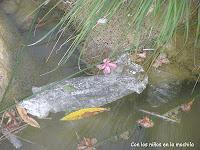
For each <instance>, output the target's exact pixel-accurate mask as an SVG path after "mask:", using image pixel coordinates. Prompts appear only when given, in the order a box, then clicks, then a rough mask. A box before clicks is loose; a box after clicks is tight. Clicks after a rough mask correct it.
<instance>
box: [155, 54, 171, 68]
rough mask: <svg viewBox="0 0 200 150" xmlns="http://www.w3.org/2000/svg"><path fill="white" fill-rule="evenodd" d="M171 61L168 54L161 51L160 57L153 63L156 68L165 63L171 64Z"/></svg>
mask: <svg viewBox="0 0 200 150" xmlns="http://www.w3.org/2000/svg"><path fill="white" fill-rule="evenodd" d="M169 63H170V61H169V59H168V58H167V54H165V53H161V54H160V55H159V56H158V58H157V59H156V60H155V62H154V64H153V65H152V66H153V67H154V68H158V67H160V66H162V65H163V64H169Z"/></svg>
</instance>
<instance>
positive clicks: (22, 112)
mask: <svg viewBox="0 0 200 150" xmlns="http://www.w3.org/2000/svg"><path fill="white" fill-rule="evenodd" d="M16 109H17V111H18V113H19V115H20V117H21V118H22V120H23V121H24V122H26V123H27V124H29V125H30V126H32V127H36V128H40V125H39V124H38V122H37V121H35V119H33V118H31V117H29V116H28V114H27V111H26V109H25V108H23V107H21V106H19V105H16Z"/></svg>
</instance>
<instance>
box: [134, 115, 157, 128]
mask: <svg viewBox="0 0 200 150" xmlns="http://www.w3.org/2000/svg"><path fill="white" fill-rule="evenodd" d="M137 123H138V124H139V125H141V126H143V127H144V128H151V127H153V126H154V123H153V121H152V120H150V119H149V118H148V117H144V118H143V119H139V120H138V121H137Z"/></svg>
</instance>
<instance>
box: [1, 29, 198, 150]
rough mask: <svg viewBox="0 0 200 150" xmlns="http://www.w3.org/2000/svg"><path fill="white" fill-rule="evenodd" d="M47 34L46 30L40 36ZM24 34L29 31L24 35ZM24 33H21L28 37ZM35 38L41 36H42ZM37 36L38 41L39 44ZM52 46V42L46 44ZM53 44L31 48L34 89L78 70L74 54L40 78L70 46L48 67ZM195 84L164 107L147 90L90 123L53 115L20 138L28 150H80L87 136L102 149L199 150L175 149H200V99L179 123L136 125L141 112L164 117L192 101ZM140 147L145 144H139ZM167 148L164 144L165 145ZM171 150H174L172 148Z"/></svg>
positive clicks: (114, 105)
mask: <svg viewBox="0 0 200 150" xmlns="http://www.w3.org/2000/svg"><path fill="white" fill-rule="evenodd" d="M43 32H46V31H45V30H44V29H43V30H41V31H38V32H37V33H40V34H41V33H43ZM23 34H24V35H25V34H26V33H23ZM23 34H22V35H23ZM40 34H36V35H40ZM37 38H38V37H37V36H36V37H33V38H32V40H33V41H34V40H35V39H37ZM46 42H47V41H46ZM53 44H54V42H53V41H52V42H50V44H49V45H48V46H47V43H45V42H44V43H42V44H39V45H36V46H34V47H31V48H29V49H28V52H29V53H30V56H31V57H32V58H33V60H34V62H35V64H33V66H34V68H36V70H33V72H32V74H33V75H34V76H35V78H34V80H33V81H32V86H38V87H40V86H42V85H45V84H48V83H51V82H53V81H58V80H60V79H62V78H64V77H67V76H69V75H71V74H73V73H75V72H77V71H78V65H77V56H76V55H74V56H72V57H71V59H70V60H69V61H68V63H67V64H66V65H65V66H63V67H62V68H60V69H59V70H57V71H55V72H53V73H50V74H47V75H44V76H40V75H41V74H43V73H46V72H48V71H50V70H52V69H53V68H54V67H55V66H56V64H57V62H58V61H59V59H60V58H61V56H62V54H63V52H64V51H65V50H66V48H67V46H65V47H63V48H62V50H60V51H59V53H58V54H55V53H54V54H53V55H52V57H51V58H50V59H49V62H48V63H45V60H46V58H47V57H48V55H49V53H50V50H51V47H52V45H53ZM193 85H194V84H185V86H183V88H182V90H181V93H180V94H179V96H178V97H177V98H176V99H172V100H171V101H170V102H169V103H166V104H164V105H162V106H160V107H156V108H155V107H151V105H150V104H149V103H148V102H147V101H146V100H145V99H146V97H145V96H146V94H145V92H144V93H143V94H141V95H134V94H133V95H129V96H127V97H124V98H122V99H120V100H118V101H117V102H114V103H111V104H109V105H107V106H106V107H109V108H111V110H110V111H109V112H105V113H102V114H99V115H96V116H93V117H90V118H87V119H82V120H78V121H73V122H72V121H71V122H69V121H68V122H64V121H60V118H62V117H63V116H64V114H65V113H64V112H63V113H57V114H51V115H50V116H49V118H47V119H44V120H39V119H37V121H38V122H39V124H40V126H41V128H40V129H37V128H33V127H30V126H28V127H27V128H26V129H24V130H23V131H22V132H20V133H19V134H17V136H19V137H21V138H22V141H23V149H24V150H76V149H77V144H78V143H79V141H80V140H81V139H82V138H83V137H90V138H96V139H97V144H98V145H99V146H98V147H97V149H98V150H129V149H130V150H131V149H144V147H142V146H141V145H140V146H139V147H137V146H135V147H134V146H133V142H136V143H137V142H139V143H140V142H143V143H151V142H157V143H158V145H159V143H161V144H163V143H169V142H171V143H175V144H176V143H184V142H187V143H189V142H191V143H192V144H194V147H186V148H180V147H176V148H174V149H176V150H178V149H181V150H182V149H186V150H189V149H193V150H199V149H200V128H199V126H200V118H199V116H198V115H199V114H200V101H199V98H198V99H196V101H195V102H194V105H193V107H192V110H191V111H190V112H187V113H182V114H181V116H180V117H181V122H180V123H170V122H166V121H164V120H162V119H160V118H156V117H152V119H153V121H154V123H155V125H154V127H153V128H150V129H143V128H138V127H137V126H136V121H137V120H138V119H141V118H142V117H144V116H146V114H144V113H142V112H139V111H138V110H139V109H144V110H148V111H153V112H157V113H159V114H164V113H166V112H167V111H169V110H170V109H173V108H175V107H176V106H178V105H180V104H182V103H185V102H188V101H189V100H190V99H192V97H191V95H190V93H191V90H192V88H193ZM199 91H200V88H199V87H197V88H196V90H195V92H194V95H197V94H199ZM125 131H128V132H129V134H130V138H129V139H128V140H124V139H122V138H120V134H121V133H123V132H125ZM140 144H141V143H140ZM162 148H163V146H162ZM0 149H2V150H12V149H14V148H13V146H12V144H10V143H9V142H8V141H3V143H2V144H1V145H0ZM148 149H152V150H154V149H161V147H159V146H156V145H155V146H152V147H148ZM166 149H170V147H167V148H166Z"/></svg>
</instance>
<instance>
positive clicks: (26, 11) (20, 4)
mask: <svg viewBox="0 0 200 150" xmlns="http://www.w3.org/2000/svg"><path fill="white" fill-rule="evenodd" d="M0 8H1V9H2V10H4V11H5V13H6V14H9V15H11V16H12V17H13V19H14V21H15V22H16V24H17V25H18V27H20V28H21V29H23V30H27V29H28V28H29V27H30V25H31V21H32V15H31V13H32V12H33V11H34V10H35V9H36V8H37V4H36V3H34V2H33V1H32V0H3V1H2V2H1V5H0Z"/></svg>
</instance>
